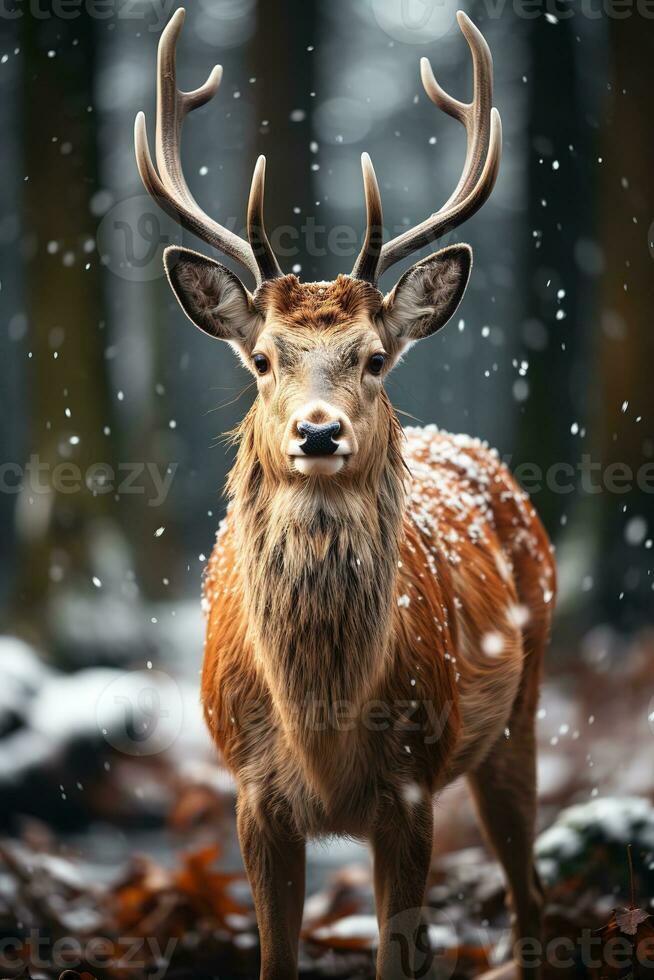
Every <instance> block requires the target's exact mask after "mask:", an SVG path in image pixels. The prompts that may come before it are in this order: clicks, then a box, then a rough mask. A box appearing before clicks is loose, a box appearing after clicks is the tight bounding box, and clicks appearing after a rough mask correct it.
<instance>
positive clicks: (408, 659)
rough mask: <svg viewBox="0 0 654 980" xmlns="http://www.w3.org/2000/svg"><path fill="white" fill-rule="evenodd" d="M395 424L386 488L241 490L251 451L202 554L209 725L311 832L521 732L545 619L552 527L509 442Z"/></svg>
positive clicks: (247, 775) (460, 767)
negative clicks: (527, 678) (302, 494)
mask: <svg viewBox="0 0 654 980" xmlns="http://www.w3.org/2000/svg"><path fill="white" fill-rule="evenodd" d="M253 424H254V420H248V421H246V424H245V429H246V432H247V429H248V427H249V426H251V425H253ZM389 428H390V431H391V432H392V439H393V441H394V442H395V447H394V450H395V451H394V452H393V453H391V454H389V458H388V462H387V464H386V468H387V469H388V470H389V472H388V474H387V480H388V483H389V484H392V486H393V491H392V492H391V491H388V490H386V489H384V491H383V493H384V496H385V498H386V499H385V500H383V501H381V500H380V501H375V500H374V499H366V501H365V504H366V506H365V507H364V508H361V507H360V506H357V500H356V499H355V500H351V499H348V498H349V496H350V495H348V493H347V491H346V492H344V493H343V494H342V496H341V495H339V497H338V499H336V500H334V501H332V500H328V501H325V500H323V499H321V497H320V496H319V495H316V494H315V493H314V492H313V491H312V490H311V489H309V488H307V496H308V498H309V499H307V500H305V501H301V502H300V501H298V500H297V499H294V498H293V496H292V495H286V494H281V495H279V494H276V493H275V490H274V488H266V487H265V486H261V487H260V488H259V493H257V494H255V496H253V498H252V499H251V500H250V501H248V502H246V501H244V500H243V499H241V496H240V492H239V491H242V490H243V488H242V487H240V484H239V475H240V473H239V471H240V469H241V468H245V467H249V463H248V462H247V461H244V460H241V459H239V461H238V463H237V466H236V470H235V478H234V479H233V480H232V486H233V487H234V492H235V495H236V496H235V498H234V500H233V502H232V505H231V508H230V511H229V513H228V516H227V518H226V520H225V522H224V523H223V525H222V527H221V530H220V532H219V534H218V537H217V542H216V547H215V549H214V552H213V555H212V557H211V561H210V564H209V567H208V570H207V577H206V583H205V604H206V609H207V612H208V628H207V638H206V648H205V662H204V677H203V702H204V706H205V712H206V717H207V722H208V725H209V727H210V730H211V732H212V734H213V735H214V738H215V740H216V742H217V744H218V745H219V746H220V748H221V750H222V753H223V756H224V758H225V759H226V761H227V763H228V765H229V767H230V768H231V769H232V771H233V772H234V774H235V776H236V778H237V780H238V782H239V786H240V787H241V788H242V789H243V791H245V792H246V793H247V795H248V797H249V798H250V800H251V801H252V802H253V803H254V804H255V805H256V806H261V807H262V808H263V809H265V808H266V807H272V809H273V810H274V809H275V808H277V809H284V810H285V811H286V812H287V813H288V815H289V816H290V818H291V820H292V825H293V827H294V828H295V830H296V832H297V834H298V835H299V836H310V835H320V834H329V833H340V834H351V835H354V836H364V837H368V836H370V834H371V831H373V830H374V825H375V822H376V821H377V820H378V819H379V818H380V815H381V813H382V812H383V810H384V807H385V806H386V805H387V802H388V800H389V799H394V800H395V801H396V803H397V805H398V806H400V807H402V806H406V807H408V808H409V809H410V808H411V805H412V802H413V801H414V800H415V798H416V796H417V795H418V794H420V795H422V794H423V793H424V792H427V793H430V794H432V793H435V792H437V791H438V790H439V789H441V788H442V787H443V786H444V785H445V784H446V783H448V782H450V781H451V780H452V779H454V778H456V777H457V776H459V775H461V774H462V773H463V772H468V771H470V770H474V769H476V768H477V767H478V766H479V765H480V763H481V762H482V761H483V758H484V756H485V755H487V754H488V753H489V751H490V750H491V748H492V747H493V746H494V745H495V744H496V743H498V742H500V743H501V742H502V740H504V741H510V739H511V738H512V733H511V729H510V721H511V713H512V709H513V706H514V703H515V701H516V696H517V693H518V690H519V687H520V681H521V679H522V678H523V676H524V674H525V670H526V669H532V668H531V660H539V658H540V655H541V653H542V650H543V648H544V643H545V638H546V636H547V632H548V628H549V621H550V611H551V608H552V599H553V594H554V567H553V559H552V555H551V550H550V546H549V542H548V540H547V537H546V535H545V533H544V531H543V528H542V525H541V523H540V521H539V519H538V517H537V516H536V514H535V511H534V509H533V507H532V506H531V504H530V503H529V502H528V500H527V499H526V496H525V494H524V493H523V492H522V491H521V490H520V489H519V487H518V486H517V485H516V483H515V481H514V480H513V478H512V477H511V475H510V474H509V472H508V471H507V469H506V468H505V467H504V466H503V465H502V464H501V462H500V461H499V460H498V457H497V455H496V454H495V453H494V452H493V451H491V450H488V449H487V448H485V447H484V446H483V445H482V444H481V443H480V442H479V441H476V440H472V439H469V438H468V437H465V436H464V437H461V436H458V437H456V436H451V435H449V434H447V433H443V432H440V431H438V430H436V429H435V428H433V427H427V428H425V429H409V430H407V431H406V432H405V433H402V431H401V430H399V428H398V427H396V424H395V422H394V419H392V420H389ZM244 438H245V440H246V441H245V445H247V441H248V440H247V435H246V434H244ZM402 457H403V458H402ZM404 463H406V467H407V470H408V472H407V471H405V469H404ZM248 472H249V470H248ZM384 483H385V481H384V480H382V481H381V485H382V486H384ZM284 497H286V499H284ZM380 512H383V518H380ZM371 583H374V589H373V590H372V591H373V592H374V593H375V594H374V595H371V594H370V593H371ZM298 603H301V611H299V612H298ZM266 610H267V612H266ZM371 620H373V621H374V623H375V625H374V626H371ZM533 670H534V673H535V674H537V673H538V667H537V666H534V667H533ZM514 737H516V736H514Z"/></svg>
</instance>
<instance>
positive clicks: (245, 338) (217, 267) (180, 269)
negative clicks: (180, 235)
mask: <svg viewBox="0 0 654 980" xmlns="http://www.w3.org/2000/svg"><path fill="white" fill-rule="evenodd" d="M164 266H165V268H166V275H167V276H168V281H169V282H170V285H171V287H172V290H173V292H174V293H175V296H176V297H177V299H178V300H179V304H180V306H181V307H182V309H183V310H184V312H185V313H186V315H187V317H188V318H189V320H191V321H192V322H193V323H194V324H195V325H196V327H199V328H200V330H203V331H204V332H205V333H208V334H209V336H211V337H217V338H218V339H219V340H227V341H228V342H230V343H231V344H234V345H236V346H237V347H239V348H241V349H249V348H250V347H251V345H252V344H253V343H254V338H255V337H256V334H257V330H258V327H259V325H260V318H259V316H258V314H257V312H256V310H255V307H254V300H253V298H252V295H251V294H250V293H249V292H248V290H247V289H246V288H245V286H244V285H243V283H242V282H241V280H240V279H239V278H238V276H235V275H234V273H233V272H230V271H229V269H227V268H225V266H224V265H221V264H220V263H219V262H216V261H215V260H214V259H209V258H207V257H206V255H201V254H200V253H199V252H193V251H192V250H191V249H188V248H177V247H176V246H171V247H170V248H167V249H166V250H165V252H164Z"/></svg>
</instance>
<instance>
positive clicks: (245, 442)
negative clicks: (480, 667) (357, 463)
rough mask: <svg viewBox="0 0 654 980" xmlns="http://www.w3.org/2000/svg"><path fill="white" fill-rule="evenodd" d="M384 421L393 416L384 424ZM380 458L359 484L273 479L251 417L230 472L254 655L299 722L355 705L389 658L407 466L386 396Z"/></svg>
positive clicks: (278, 699)
mask: <svg viewBox="0 0 654 980" xmlns="http://www.w3.org/2000/svg"><path fill="white" fill-rule="evenodd" d="M384 428H386V426H384ZM380 440H381V441H382V445H380V447H379V449H380V452H379V454H378V455H377V456H376V458H377V460H378V462H377V463H376V469H375V470H372V471H371V472H370V473H369V474H368V475H367V477H366V478H365V479H363V480H362V483H361V484H360V485H358V484H353V485H352V486H351V487H341V486H339V487H337V486H334V485H333V484H330V483H329V481H325V483H324V484H323V482H322V481H316V483H315V484H309V483H303V484H301V485H300V484H298V485H289V484H286V485H281V486H280V485H279V484H277V485H271V486H269V485H268V484H267V482H266V479H265V477H264V475H263V472H262V470H261V467H260V465H259V463H258V462H257V454H256V451H255V444H256V419H255V418H253V419H248V420H246V424H245V425H244V429H243V432H242V441H241V446H240V450H239V455H238V458H237V462H236V466H235V468H234V471H233V472H232V475H231V477H230V492H231V494H232V497H233V512H234V519H235V527H236V533H237V536H238V546H239V561H240V563H241V568H242V575H243V586H244V596H245V602H246V606H247V609H246V614H247V617H248V623H249V628H250V631H251V637H252V642H253V646H254V649H255V655H256V657H257V661H258V664H259V667H260V669H261V670H262V672H263V674H264V676H265V678H266V681H267V683H268V685H269V687H270V689H271V692H272V695H273V699H274V701H275V704H276V706H277V708H278V710H279V711H280V714H281V715H282V717H283V718H284V719H285V720H286V721H287V722H288V723H289V724H291V723H293V724H300V725H301V724H302V723H303V719H306V718H307V717H309V715H310V714H311V712H313V713H314V715H315V714H316V713H318V714H319V713H320V712H321V711H329V710H333V705H334V703H335V702H337V701H344V702H347V703H348V704H349V705H352V707H356V706H357V705H358V704H360V703H361V702H362V701H363V700H365V699H366V697H367V696H369V694H370V692H371V690H372V688H373V687H374V685H375V683H376V682H377V681H378V680H379V678H380V676H381V675H382V673H383V672H384V669H385V667H386V665H387V663H388V653H389V647H390V639H391V631H392V617H393V612H394V609H395V605H396V602H395V585H396V577H397V569H398V555H399V547H400V535H401V532H402V524H403V516H404V470H403V465H404V464H403V462H402V457H401V452H400V430H399V426H398V425H397V422H396V420H395V417H394V416H393V415H392V410H391V409H390V406H389V407H388V426H387V431H385V432H384V433H383V435H381V434H380Z"/></svg>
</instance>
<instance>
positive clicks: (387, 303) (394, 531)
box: [135, 11, 554, 980]
mask: <svg viewBox="0 0 654 980" xmlns="http://www.w3.org/2000/svg"><path fill="white" fill-rule="evenodd" d="M457 16H458V19H459V24H460V26H461V28H462V30H463V33H464V34H465V37H466V39H467V41H468V44H469V46H470V49H471V52H472V58H473V65H474V97H473V100H472V102H471V103H469V104H464V103H462V102H459V101H458V100H456V99H454V98H452V97H451V96H450V95H448V94H447V93H446V92H444V91H443V90H442V89H441V87H440V86H439V85H438V83H437V81H436V79H435V78H434V76H433V73H432V71H431V66H430V64H429V62H428V61H427V59H423V61H422V64H421V71H422V79H423V84H424V86H425V90H426V92H427V94H428V95H429V97H430V98H431V99H432V101H433V102H434V103H436V104H437V105H438V106H439V107H440V108H442V109H443V110H444V111H445V112H447V113H448V114H449V115H451V116H453V117H454V118H455V119H457V120H458V121H459V122H460V123H462V124H463V125H464V126H465V129H466V132H467V137H468V145H467V153H466V159H465V164H464V168H463V173H462V175H461V178H460V180H459V183H458V185H457V187H456V189H455V191H454V193H453V194H452V195H451V196H450V198H449V200H448V201H447V203H446V204H445V205H444V206H443V208H442V209H441V210H440V211H438V212H435V213H434V214H432V215H431V216H430V217H429V218H427V219H426V220H425V221H423V222H421V223H420V224H418V225H417V226H416V227H415V228H412V229H408V230H407V231H405V232H403V233H402V234H401V235H399V236H397V237H396V238H394V239H392V240H391V241H389V242H383V217H382V208H381V197H380V194H379V188H378V185H377V181H376V178H375V175H374V171H373V169H372V164H371V162H370V159H369V158H368V157H367V156H366V155H365V154H364V156H363V160H362V162H363V175H364V187H365V194H366V206H367V215H368V223H367V229H366V234H365V239H364V243H363V247H362V249H361V252H360V254H359V257H358V258H357V260H356V262H355V265H354V268H353V270H352V272H351V274H350V275H348V276H339V277H338V278H337V279H336V280H335V281H334V282H331V283H305V284H303V283H301V282H300V281H299V280H298V279H297V277H296V276H291V275H286V276H285V275H284V274H283V273H282V270H281V269H280V266H279V263H278V262H277V259H276V257H275V255H274V253H273V250H272V248H271V246H270V243H269V241H268V238H267V236H266V232H265V227H264V222H263V183H264V173H265V167H264V164H265V161H264V159H263V158H260V159H259V161H258V163H257V166H256V168H255V173H254V178H253V182H252V190H251V194H250V200H249V205H248V238H249V242H246V241H244V240H242V239H241V238H239V237H238V236H237V235H234V234H233V232H231V231H229V230H228V229H227V228H225V227H223V226H222V225H220V224H218V223H217V222H216V221H214V220H213V219H211V218H209V216H208V215H206V214H205V213H204V212H203V211H202V210H201V209H200V208H199V206H198V204H197V202H196V201H195V199H194V198H193V196H192V194H191V192H190V190H189V188H188V186H187V184H186V181H185V179H184V175H183V171H182V166H181V160H180V150H179V141H180V136H181V130H182V124H183V121H184V117H185V116H186V115H187V113H188V112H190V111H191V110H193V109H195V108H196V107H198V106H200V105H202V104H203V103H204V102H206V101H208V99H209V98H211V96H212V95H213V94H214V92H215V91H216V89H217V87H218V85H219V84H220V78H221V70H220V69H219V68H216V69H214V71H213V72H212V74H211V75H210V77H209V79H208V80H207V82H206V83H205V84H204V85H203V86H201V87H200V88H199V89H196V90H195V91H193V92H180V91H179V90H178V89H177V85H176V76H175V42H176V39H177V37H178V35H179V32H180V30H181V27H182V21H183V12H182V11H177V12H176V13H175V15H174V16H173V18H172V19H171V22H170V23H169V25H168V26H167V28H166V30H165V31H164V33H163V35H162V38H161V41H160V44H159V60H158V66H159V67H158V95H157V136H156V144H157V152H156V164H157V165H156V167H155V164H154V163H153V161H152V159H151V157H150V151H149V148H148V142H147V135H146V130H145V119H144V117H143V116H142V114H140V115H139V117H137V122H136V132H135V136H136V152H137V162H138V166H139V171H140V173H141V177H142V179H143V182H144V184H145V186H146V188H147V189H148V191H149V192H150V194H152V195H153V196H154V197H155V198H156V199H157V201H158V202H159V203H160V204H161V205H162V206H163V207H164V208H165V209H166V210H167V211H168V212H169V213H170V214H172V215H174V216H175V217H176V218H177V219H178V220H179V221H180V223H181V224H182V225H184V227H186V228H187V229H188V230H190V231H191V232H192V233H194V234H196V235H198V236H200V237H202V238H204V239H205V241H207V242H208V243H210V244H211V245H214V246H216V247H217V248H219V249H220V250H221V251H223V252H225V253H227V254H228V255H229V256H231V258H232V259H234V260H235V261H238V262H239V263H240V264H241V265H243V266H244V267H245V268H246V269H247V270H249V272H251V273H252V274H253V275H254V277H255V280H256V290H255V291H254V292H253V293H251V292H249V291H248V290H247V289H246V288H245V286H244V285H243V283H242V282H241V281H240V280H239V279H238V278H237V277H236V276H235V275H234V274H233V273H232V272H231V271H229V270H228V269H227V268H225V267H224V266H222V265H220V264H219V263H217V262H216V261H214V260H213V259H209V258H207V257H205V256H203V255H201V254H199V253H197V252H193V251H190V250H189V249H182V248H169V249H167V250H166V252H165V256H164V261H165V266H166V271H167V274H168V278H169V281H170V284H171V286H172V288H173V290H174V292H175V294H176V296H177V298H178V299H179V301H180V303H181V305H182V307H183V309H184V310H185V312H186V314H187V315H188V317H189V318H190V319H191V320H192V321H193V322H194V323H195V324H196V326H198V327H199V328H200V329H201V330H203V331H205V333H207V334H209V335H210V336H212V337H215V338H218V339H221V340H224V341H227V342H228V343H229V344H230V345H231V346H232V347H233V348H234V349H235V350H236V351H237V353H238V355H239V356H240V358H241V360H242V362H243V364H244V366H245V367H246V368H247V369H248V370H250V371H251V372H252V374H253V375H254V376H255V378H256V381H257V389H258V391H257V398H256V400H255V403H254V405H253V407H252V409H251V411H250V412H249V414H248V415H247V417H246V419H245V420H244V422H243V424H242V426H241V429H240V432H239V450H238V455H237V459H236V464H235V466H234V468H233V470H232V472H231V474H230V478H229V484H228V491H229V496H230V508H229V511H228V515H227V519H226V522H225V523H224V525H223V527H222V530H221V531H220V533H219V535H218V540H217V543H216V548H215V551H214V554H213V556H212V558H211V562H210V566H209V570H208V574H207V579H206V590H205V603H206V608H207V612H208V630H207V642H206V651H205V665H204V675H203V684H202V687H203V701H204V706H205V712H206V718H207V722H208V725H209V727H210V729H211V732H212V734H213V736H214V738H215V741H216V743H217V745H218V746H219V747H220V749H221V750H222V753H223V756H224V759H225V761H226V763H227V765H228V766H229V767H230V769H231V770H232V772H233V773H234V776H235V779H236V783H237V787H238V804H237V817H238V832H239V839H240V843H241V851H242V854H243V859H244V862H245V866H246V869H247V872H248V877H249V880H250V884H251V887H252V892H253V896H254V901H255V905H256V910H257V921H258V924H259V933H260V939H261V977H262V978H263V980H293V978H294V977H296V976H297V953H298V937H299V932H300V926H301V921H302V908H303V900H304V844H305V841H306V839H307V838H308V837H310V836H315V835H321V834H332V833H338V834H349V835H354V836H357V837H365V838H367V839H368V840H369V841H370V844H371V847H372V851H373V855H374V885H375V897H376V905H377V917H378V920H379V926H380V940H379V951H378V958H377V973H378V977H379V978H382V980H409V978H412V977H416V976H420V977H425V976H426V975H427V972H428V971H427V970H426V969H425V963H424V958H425V949H424V943H423V942H422V939H421V906H422V902H423V897H424V889H425V884H426V880H427V873H428V870H429V864H430V859H431V852H432V838H433V812H432V798H433V794H434V793H436V792H438V790H439V789H441V788H442V787H443V786H444V785H445V784H446V783H448V782H449V781H451V780H452V779H454V778H455V777H456V776H458V775H460V774H461V773H467V775H468V777H469V781H470V784H471V787H472V790H473V792H474V795H475V798H476V801H477V804H478V809H479V813H480V816H481V820H482V823H483V825H484V828H485V830H486V832H487V835H488V838H489V840H490V843H491V844H492V845H493V847H494V848H495V850H496V852H497V854H498V857H499V859H500V861H501V862H502V864H503V866H504V869H505V872H506V876H507V879H508V884H509V889H510V895H511V901H512V904H513V907H514V910H515V913H516V933H517V936H518V937H521V938H530V939H532V940H537V939H538V937H539V928H540V910H541V902H542V898H541V889H540V885H539V883H538V876H537V874H536V872H535V869H534V866H533V861H532V839H533V832H534V821H535V807H536V794H535V738H534V717H535V709H536V703H537V698H538V687H539V678H540V668H541V661H542V656H543V652H544V649H545V644H546V639H547V633H548V629H549V622H550V611H551V609H552V605H553V595H554V566H553V560H552V556H551V552H550V546H549V544H548V541H547V538H546V535H545V532H544V531H543V528H542V526H541V524H540V522H539V520H538V518H537V516H536V514H535V512H534V510H533V508H532V507H531V505H530V504H529V502H528V501H527V499H526V497H525V496H524V494H523V493H522V492H521V491H520V489H519V487H518V486H517V485H516V484H515V482H514V481H513V479H512V478H511V476H510V474H509V473H508V471H507V470H506V469H505V467H504V466H502V465H501V463H500V462H499V460H498V458H497V456H496V455H494V454H493V453H492V452H490V451H489V450H488V449H486V448H485V447H484V446H482V445H481V444H480V443H479V442H475V441H473V440H469V439H467V438H466V437H454V436H449V435H447V434H445V433H441V432H438V431H437V430H435V429H433V428H427V429H422V430H420V429H412V430H407V432H406V433H404V434H403V433H402V430H401V429H400V426H399V424H398V421H397V418H396V416H395V414H394V412H393V409H392V407H391V405H390V403H389V401H388V398H387V396H386V393H385V391H384V386H383V382H384V379H385V376H386V374H387V373H388V372H389V371H390V370H392V369H393V368H394V367H395V366H396V365H397V363H398V362H399V361H400V359H401V357H402V355H403V354H404V352H405V351H406V350H407V349H408V348H409V347H410V346H411V345H412V344H414V343H416V342H417V341H419V340H423V339H425V338H426V337H429V336H430V335H431V334H433V333H435V332H436V331H437V330H439V329H440V328H441V327H442V326H443V325H444V324H445V323H446V322H447V321H448V320H449V319H450V317H451V316H452V314H453V313H454V311H455V310H456V308H457V306H458V304H459V302H460V300H461V298H462V296H463V293H464V292H465V288H466V286H467V283H468V277H469V275H470V269H471V265H472V251H471V249H470V248H469V246H467V245H452V246H449V247H448V248H444V249H442V250H441V251H438V252H435V253H433V254H431V255H429V256H427V258H425V259H423V260H422V261H421V262H418V263H417V264H416V265H414V266H413V267H412V268H411V269H409V270H408V271H407V272H405V273H404V274H403V275H402V276H401V278H400V279H399V281H398V282H397V284H396V285H395V287H394V288H393V289H392V290H391V291H390V292H389V293H388V294H387V295H385V296H384V295H383V294H382V293H381V292H380V290H379V289H378V287H377V283H378V280H379V278H380V277H381V275H382V274H383V272H384V271H385V270H386V269H388V268H389V266H391V265H392V264H393V263H395V262H397V261H399V260H400V259H402V258H404V257H405V256H407V255H408V254H409V253H410V252H412V251H414V250H416V249H420V248H422V247H423V246H424V245H427V244H428V243H430V242H432V241H434V240H435V239H436V238H438V237H439V236H440V235H441V234H442V233H444V232H445V231H448V230H451V229H452V228H454V227H456V225H458V224H460V223H461V222H462V221H463V220H465V219H466V218H467V217H469V216H470V215H471V214H473V213H474V212H475V211H476V210H477V209H478V208H479V207H480V206H481V205H482V204H483V202H484V201H485V200H486V198H487V197H488V195H489V194H490V192H491V190H492V187H493V184H494V182H495V179H496V176H497V172H498V168H499V161H500V153H501V126H500V119H499V114H498V113H497V110H496V109H493V108H492V59H491V55H490V51H489V50H488V46H487V44H486V42H485V41H484V38H483V37H482V35H481V34H480V33H479V31H478V30H477V29H476V28H475V27H474V25H473V24H472V23H471V21H470V20H469V19H468V18H467V17H466V16H465V14H463V13H459V14H458V15H457ZM398 937H399V940H401V941H398ZM417 950H421V954H422V962H420V963H417V962H416V956H415V954H416V951H417ZM398 957H399V959H398Z"/></svg>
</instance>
